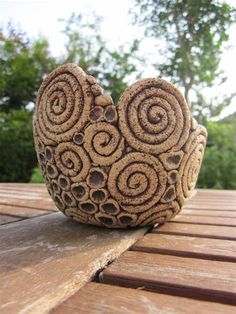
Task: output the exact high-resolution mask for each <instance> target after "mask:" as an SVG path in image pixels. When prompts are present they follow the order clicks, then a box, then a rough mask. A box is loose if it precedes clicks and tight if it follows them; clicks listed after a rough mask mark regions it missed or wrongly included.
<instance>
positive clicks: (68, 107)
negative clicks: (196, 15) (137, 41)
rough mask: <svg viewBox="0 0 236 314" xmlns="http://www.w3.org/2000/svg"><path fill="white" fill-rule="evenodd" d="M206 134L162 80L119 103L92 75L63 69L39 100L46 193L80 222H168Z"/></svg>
mask: <svg viewBox="0 0 236 314" xmlns="http://www.w3.org/2000/svg"><path fill="white" fill-rule="evenodd" d="M206 136H207V132H206V129H205V128H204V127H202V126H201V125H199V124H198V123H197V122H196V120H194V119H193V118H191V117H190V112H189V108H188V105H187V103H186V101H185V99H184V97H183V96H182V94H181V93H180V92H179V90H178V89H176V87H175V86H173V85H172V84H170V83H168V82H166V81H165V80H163V79H160V78H150V79H144V80H140V81H138V82H136V83H135V84H133V85H131V86H130V87H129V88H127V89H126V90H125V91H124V93H123V95H122V96H121V97H120V100H119V102H118V104H117V106H115V105H114V104H113V101H112V98H111V97H110V96H109V95H107V94H104V93H103V90H102V88H101V87H100V86H99V85H98V84H97V82H96V80H95V78H94V77H92V76H90V75H87V74H86V73H85V72H84V71H83V70H82V69H81V68H79V67H78V66H77V65H74V64H66V65H63V66H61V67H59V68H57V69H56V70H55V71H53V72H52V73H50V74H49V75H48V76H47V77H46V79H45V80H44V81H43V83H42V85H41V87H40V89H39V92H38V96H37V104H36V109H35V116H34V138H35V147H36V152H37V157H38V161H39V164H40V168H41V170H42V173H43V176H44V179H45V181H46V185H47V189H48V191H49V193H50V195H51V197H52V199H53V200H54V202H55V204H56V206H57V208H58V209H59V210H61V211H62V212H63V213H64V214H65V215H67V216H71V217H73V218H74V219H75V220H77V221H79V222H82V223H88V224H93V225H100V226H106V227H109V228H126V227H136V226H146V225H154V224H156V223H164V222H165V221H168V220H170V219H171V218H172V217H173V216H175V215H176V214H177V213H178V212H179V211H180V209H181V207H182V206H183V204H184V203H185V201H186V200H187V198H188V197H189V196H190V194H191V192H192V191H193V189H194V187H195V184H196V181H197V177H198V173H199V170H200V167H201V162H202V158H203V154H204V148H205V145H206Z"/></svg>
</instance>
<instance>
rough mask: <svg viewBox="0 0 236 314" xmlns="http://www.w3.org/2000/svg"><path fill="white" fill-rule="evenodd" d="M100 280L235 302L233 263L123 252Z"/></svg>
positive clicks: (235, 278)
mask: <svg viewBox="0 0 236 314" xmlns="http://www.w3.org/2000/svg"><path fill="white" fill-rule="evenodd" d="M100 280H101V282H103V283H108V284H114V285H121V286H126V287H133V288H138V287H143V288H144V289H146V290H152V291H157V292H164V293H167V294H174V295H179V296H184V297H192V298H198V299H203V300H204V299H205V300H208V301H217V302H222V303H228V304H236V269H235V267H234V264H233V263H230V262H219V261H211V262H210V263H209V261H208V260H203V259H196V258H186V257H179V256H170V255H162V254H151V253H142V252H133V251H130V252H125V253H124V254H123V255H122V256H121V257H120V258H119V259H118V260H116V261H115V262H113V263H112V264H111V265H109V267H107V268H106V269H105V270H104V271H103V272H102V273H101V274H100Z"/></svg>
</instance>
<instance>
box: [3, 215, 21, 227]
mask: <svg viewBox="0 0 236 314" xmlns="http://www.w3.org/2000/svg"><path fill="white" fill-rule="evenodd" d="M21 219H22V218H20V217H16V216H10V215H3V214H0V225H5V224H8V223H11V222H14V221H18V220H21Z"/></svg>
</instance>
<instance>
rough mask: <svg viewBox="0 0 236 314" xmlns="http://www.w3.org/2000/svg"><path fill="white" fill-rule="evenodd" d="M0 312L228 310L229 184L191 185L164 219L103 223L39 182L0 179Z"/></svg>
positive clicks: (233, 273)
mask: <svg viewBox="0 0 236 314" xmlns="http://www.w3.org/2000/svg"><path fill="white" fill-rule="evenodd" d="M0 224H1V226H0V237H1V250H0V270H1V275H0V313H7V314H8V313H48V312H51V313H57V314H58V313H122V314H123V313H235V311H236V309H235V305H236V267H235V265H236V264H235V262H236V191H225V190H223V191H217V190H198V191H197V193H196V194H195V195H194V197H193V198H192V199H191V200H190V201H189V203H188V204H187V205H186V206H185V207H184V209H183V210H182V212H181V213H180V214H179V215H178V216H177V217H176V218H175V219H174V220H173V221H172V222H169V223H167V224H165V225H162V226H158V227H156V228H153V229H147V228H141V229H133V230H107V229H102V228H98V227H93V226H86V225H81V224H78V223H76V222H73V221H72V220H70V219H68V218H66V217H64V216H63V215H62V214H61V213H58V212H57V211H56V209H55V206H54V204H53V203H52V201H51V200H50V198H49V196H48V194H47V192H46V189H45V187H44V186H43V185H40V184H37V185H36V184H0Z"/></svg>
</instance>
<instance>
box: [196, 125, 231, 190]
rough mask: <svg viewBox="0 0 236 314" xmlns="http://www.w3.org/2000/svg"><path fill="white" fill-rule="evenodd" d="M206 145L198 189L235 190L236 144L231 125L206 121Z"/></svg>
mask: <svg viewBox="0 0 236 314" xmlns="http://www.w3.org/2000/svg"><path fill="white" fill-rule="evenodd" d="M206 127H207V130H208V144H207V147H206V151H205V155H204V160H203V164H202V168H201V172H200V176H199V179H198V187H201V188H211V189H212V188H215V189H236V180H235V178H236V142H235V138H234V137H235V130H234V127H233V125H230V124H224V123H216V122H212V121H208V122H207V123H206Z"/></svg>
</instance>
